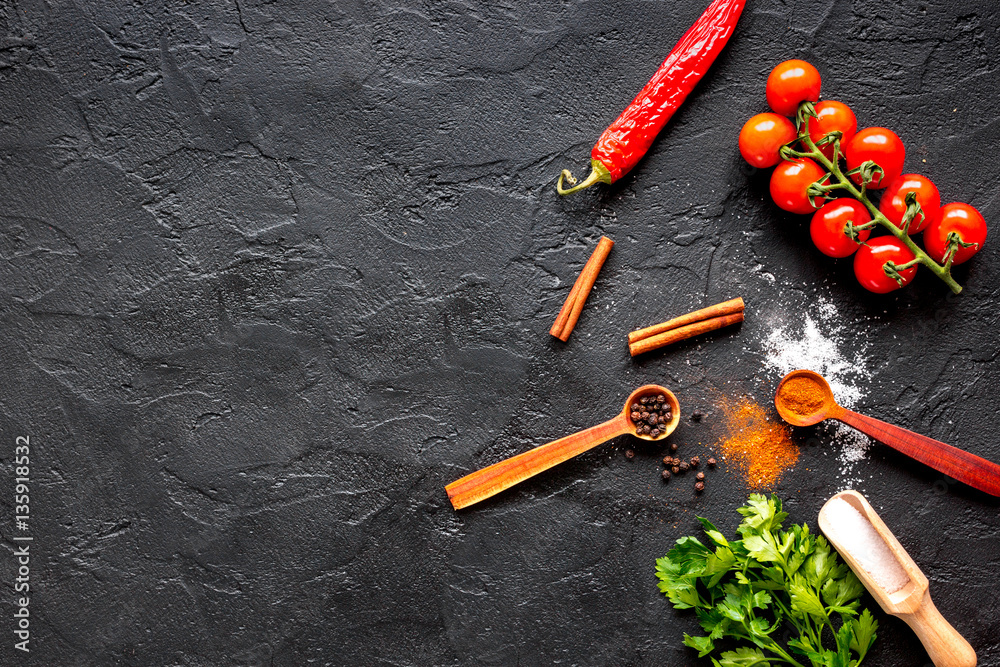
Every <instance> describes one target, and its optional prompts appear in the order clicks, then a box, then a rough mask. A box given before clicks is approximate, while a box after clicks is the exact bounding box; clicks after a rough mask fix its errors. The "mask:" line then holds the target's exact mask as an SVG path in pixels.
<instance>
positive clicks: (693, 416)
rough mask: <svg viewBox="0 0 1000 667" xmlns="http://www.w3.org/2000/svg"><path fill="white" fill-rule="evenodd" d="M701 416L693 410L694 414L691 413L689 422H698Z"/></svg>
mask: <svg viewBox="0 0 1000 667" xmlns="http://www.w3.org/2000/svg"><path fill="white" fill-rule="evenodd" d="M702 416H703V415H702V414H701V412H699V411H698V410H695V411H694V412H692V413H691V421H696V422H700V421H701V418H702Z"/></svg>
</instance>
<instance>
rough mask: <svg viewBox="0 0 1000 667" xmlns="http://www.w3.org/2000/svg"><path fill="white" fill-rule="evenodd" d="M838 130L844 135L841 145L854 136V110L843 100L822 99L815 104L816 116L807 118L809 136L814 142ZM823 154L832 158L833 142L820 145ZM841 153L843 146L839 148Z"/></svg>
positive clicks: (855, 121)
mask: <svg viewBox="0 0 1000 667" xmlns="http://www.w3.org/2000/svg"><path fill="white" fill-rule="evenodd" d="M835 130H839V131H840V132H843V134H844V136H843V137H841V138H840V145H841V147H843V146H846V145H847V142H849V141H850V140H851V139H853V138H854V134H855V133H856V132H857V131H858V119H857V118H855V117H854V112H853V111H851V108H850V107H849V106H847V105H846V104H844V103H843V102H835V101H834V100H823V101H822V102H820V103H819V104H817V105H816V118H810V119H809V138H810V139H812V140H813V143H816V142H817V141H819V140H820V139H822V138H823V137H825V136H826V135H827V133H829V132H833V131H835ZM820 150H821V151H823V155H825V156H827V157H828V158H830V159H831V160H832V159H833V144H826V145H825V146H820ZM840 150H841V154H843V150H844V149H843V148H841V149H840Z"/></svg>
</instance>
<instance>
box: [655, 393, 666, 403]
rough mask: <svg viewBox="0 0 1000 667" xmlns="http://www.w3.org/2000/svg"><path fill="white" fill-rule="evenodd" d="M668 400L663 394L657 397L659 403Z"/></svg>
mask: <svg viewBox="0 0 1000 667" xmlns="http://www.w3.org/2000/svg"><path fill="white" fill-rule="evenodd" d="M666 400H667V397H666V396H664V395H663V394H660V395H659V396H657V397H656V402H657V403H665V402H666Z"/></svg>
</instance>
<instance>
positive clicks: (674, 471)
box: [670, 466, 681, 475]
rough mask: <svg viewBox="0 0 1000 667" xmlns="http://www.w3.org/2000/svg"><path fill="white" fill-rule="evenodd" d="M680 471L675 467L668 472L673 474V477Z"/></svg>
mask: <svg viewBox="0 0 1000 667" xmlns="http://www.w3.org/2000/svg"><path fill="white" fill-rule="evenodd" d="M680 471H681V469H680V468H678V467H677V466H674V467H673V468H671V469H670V472H672V473H674V474H675V475H676V474H677V473H679V472H680Z"/></svg>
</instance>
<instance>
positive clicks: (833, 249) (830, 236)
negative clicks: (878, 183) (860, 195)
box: [809, 198, 872, 257]
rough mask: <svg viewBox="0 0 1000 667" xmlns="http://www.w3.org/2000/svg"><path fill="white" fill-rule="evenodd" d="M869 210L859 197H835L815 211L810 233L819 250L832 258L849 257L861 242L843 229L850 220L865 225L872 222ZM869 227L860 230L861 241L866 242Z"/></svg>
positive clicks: (855, 223) (810, 224) (869, 232)
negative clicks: (853, 238) (854, 239)
mask: <svg viewBox="0 0 1000 667" xmlns="http://www.w3.org/2000/svg"><path fill="white" fill-rule="evenodd" d="M871 219H872V217H871V216H870V215H869V214H868V209H866V208H865V205H864V204H862V203H861V202H859V201H858V200H857V199H847V198H844V199H834V200H833V201H831V202H827V203H826V204H824V205H823V208H821V209H820V210H818V211H816V212H815V213H813V217H812V222H811V223H809V235H810V236H811V237H812V240H813V243H815V244H816V247H817V248H819V251H820V252H821V253H823V254H824V255H828V256H830V257H849V256H850V255H851V254H852V253H853V252H854V251H855V250H857V249H858V245H859V244H858V242H857V241H853V240H852V239H851V237H850V236H848V235H847V234H846V233H845V232H844V227H846V226H847V223H849V222H850V223H851V224H854V225H863V224H865V223H866V222H871ZM869 234H871V230H870V229H863V230H861V231H860V232H858V238H859V239H860V240H861V241H867V240H868V235H869Z"/></svg>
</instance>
